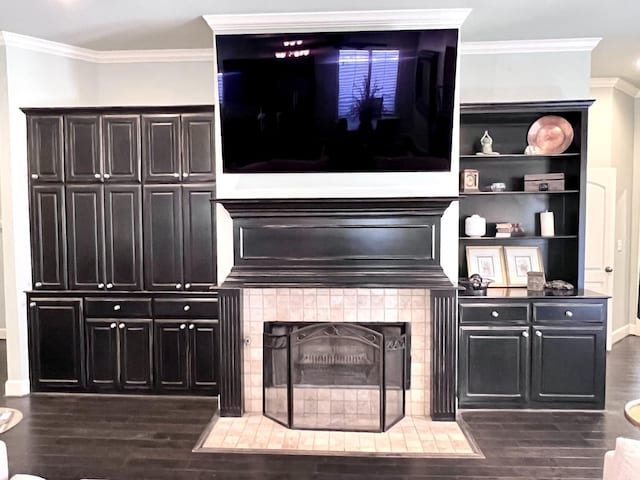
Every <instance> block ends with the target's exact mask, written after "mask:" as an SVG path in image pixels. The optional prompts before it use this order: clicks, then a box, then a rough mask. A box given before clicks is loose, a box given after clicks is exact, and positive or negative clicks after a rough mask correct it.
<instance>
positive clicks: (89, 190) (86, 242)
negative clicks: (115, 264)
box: [66, 185, 104, 290]
mask: <svg viewBox="0 0 640 480" xmlns="http://www.w3.org/2000/svg"><path fill="white" fill-rule="evenodd" d="M66 196H67V242H68V248H69V254H68V255H69V288H71V289H74V290H95V289H97V288H103V287H104V280H103V279H104V218H103V217H104V205H103V203H104V193H103V187H102V185H67V187H66Z"/></svg>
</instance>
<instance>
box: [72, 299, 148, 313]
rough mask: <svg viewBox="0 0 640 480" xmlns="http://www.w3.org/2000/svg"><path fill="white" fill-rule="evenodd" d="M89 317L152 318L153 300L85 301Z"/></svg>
mask: <svg viewBox="0 0 640 480" xmlns="http://www.w3.org/2000/svg"><path fill="white" fill-rule="evenodd" d="M85 307H86V311H87V317H108V318H118V317H143V318H150V317H151V300H150V299H147V298H141V299H135V300H134V299H128V298H127V299H125V298H87V299H85Z"/></svg>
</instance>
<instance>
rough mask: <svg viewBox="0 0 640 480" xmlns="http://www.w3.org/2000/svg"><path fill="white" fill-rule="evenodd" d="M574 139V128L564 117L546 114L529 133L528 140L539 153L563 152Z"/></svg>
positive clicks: (552, 153)
mask: <svg viewBox="0 0 640 480" xmlns="http://www.w3.org/2000/svg"><path fill="white" fill-rule="evenodd" d="M572 141H573V128H572V127H571V124H570V123H569V122H568V121H567V120H566V119H564V118H562V117H559V116H557V115H546V116H544V117H541V118H539V119H538V120H536V121H535V122H533V124H532V125H531V127H529V132H528V133H527V142H528V144H529V145H531V146H533V147H535V152H536V153H537V154H539V155H554V154H557V153H563V152H564V151H565V150H566V149H567V148H569V145H571V142H572Z"/></svg>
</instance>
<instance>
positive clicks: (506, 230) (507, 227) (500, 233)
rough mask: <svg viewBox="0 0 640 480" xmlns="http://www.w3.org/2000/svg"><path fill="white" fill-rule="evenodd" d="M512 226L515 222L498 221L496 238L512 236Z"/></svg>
mask: <svg viewBox="0 0 640 480" xmlns="http://www.w3.org/2000/svg"><path fill="white" fill-rule="evenodd" d="M512 227H513V224H512V223H511V222H502V223H496V238H509V237H511V229H512Z"/></svg>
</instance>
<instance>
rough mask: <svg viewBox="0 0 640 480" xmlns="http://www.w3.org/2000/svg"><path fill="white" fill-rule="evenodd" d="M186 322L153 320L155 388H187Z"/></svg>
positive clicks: (172, 389) (171, 389)
mask: <svg viewBox="0 0 640 480" xmlns="http://www.w3.org/2000/svg"><path fill="white" fill-rule="evenodd" d="M188 332H189V330H188V329H187V321H186V320H155V321H154V347H155V359H156V363H155V365H156V387H157V388H158V389H159V390H164V391H175V390H187V389H188V388H189V376H188V361H187V354H188V342H187V339H188Z"/></svg>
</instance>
